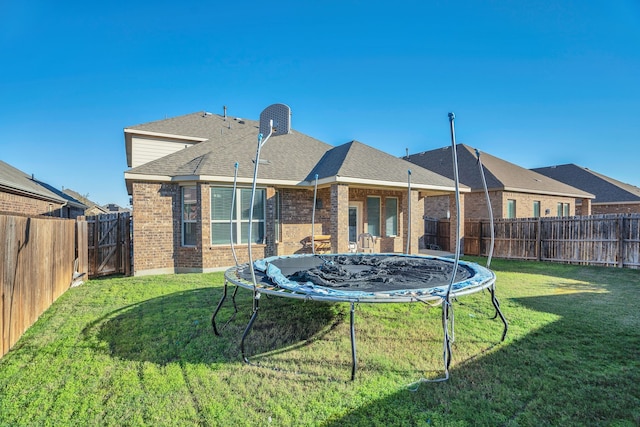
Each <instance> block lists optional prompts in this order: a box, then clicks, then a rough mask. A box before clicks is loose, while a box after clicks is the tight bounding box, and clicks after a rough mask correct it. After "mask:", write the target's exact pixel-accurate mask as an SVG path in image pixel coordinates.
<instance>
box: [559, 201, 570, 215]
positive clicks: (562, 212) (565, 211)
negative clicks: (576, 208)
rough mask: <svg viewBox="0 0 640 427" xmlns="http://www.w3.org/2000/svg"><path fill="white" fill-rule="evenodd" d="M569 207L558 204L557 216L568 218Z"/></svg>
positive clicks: (567, 204)
mask: <svg viewBox="0 0 640 427" xmlns="http://www.w3.org/2000/svg"><path fill="white" fill-rule="evenodd" d="M570 208H571V205H570V204H569V203H560V202H558V216H569V214H570Z"/></svg>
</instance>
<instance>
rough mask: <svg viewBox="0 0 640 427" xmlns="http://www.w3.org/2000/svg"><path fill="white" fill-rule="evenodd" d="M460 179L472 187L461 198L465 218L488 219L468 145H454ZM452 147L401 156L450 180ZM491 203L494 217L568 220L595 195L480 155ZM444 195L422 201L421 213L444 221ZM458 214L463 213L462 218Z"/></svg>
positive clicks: (447, 210) (447, 209)
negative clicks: (551, 217) (562, 217)
mask: <svg viewBox="0 0 640 427" xmlns="http://www.w3.org/2000/svg"><path fill="white" fill-rule="evenodd" d="M457 156H458V169H459V174H458V175H459V179H460V182H461V183H462V184H465V185H467V186H469V187H470V188H471V192H470V193H469V194H464V195H463V196H462V197H463V198H464V202H463V203H461V205H462V206H463V207H464V217H465V218H473V219H481V218H487V217H488V210H487V203H486V196H485V193H484V188H483V185H482V176H481V175H480V169H479V167H478V158H477V156H476V153H475V150H474V149H473V148H471V147H469V146H467V145H464V144H458V145H457ZM451 157H452V156H451V147H444V148H439V149H436V150H431V151H425V152H422V153H418V154H412V155H409V156H406V157H404V159H406V160H408V161H409V162H411V163H414V164H416V165H419V166H422V167H423V168H426V169H428V170H431V171H433V172H435V173H437V174H440V175H444V176H447V177H449V178H452V177H453V168H452V159H451ZM480 159H481V160H482V165H483V168H484V172H485V180H486V183H487V188H488V190H489V199H490V200H491V208H492V211H493V216H494V217H495V218H531V217H542V216H572V215H575V214H576V204H578V205H581V206H586V207H587V210H588V209H589V207H590V203H591V199H593V198H594V196H593V194H591V193H589V192H587V191H584V190H581V189H578V188H575V187H572V186H569V185H567V184H565V183H562V182H560V181H556V180H555V179H551V178H549V177H547V176H544V175H541V174H539V173H537V172H534V171H532V170H529V169H525V168H522V167H520V166H517V165H515V164H513V163H509V162H507V161H505V160H502V159H499V158H497V157H494V156H492V155H490V154H487V153H481V154H480ZM450 206H451V203H450V200H449V198H448V197H439V198H429V199H427V200H426V206H425V214H426V215H427V216H430V217H433V218H438V219H443V218H447V217H448V213H450V212H451V211H452V208H451V207H450ZM461 216H462V215H461Z"/></svg>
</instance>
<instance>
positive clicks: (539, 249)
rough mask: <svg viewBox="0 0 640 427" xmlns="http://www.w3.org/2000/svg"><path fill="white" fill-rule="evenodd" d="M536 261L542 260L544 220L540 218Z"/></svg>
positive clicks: (537, 232)
mask: <svg viewBox="0 0 640 427" xmlns="http://www.w3.org/2000/svg"><path fill="white" fill-rule="evenodd" d="M536 260H537V261H540V260H542V218H540V217H538V230H537V231H536Z"/></svg>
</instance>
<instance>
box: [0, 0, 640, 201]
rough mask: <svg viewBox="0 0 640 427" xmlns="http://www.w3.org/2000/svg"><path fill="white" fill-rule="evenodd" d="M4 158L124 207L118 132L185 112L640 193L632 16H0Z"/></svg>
mask: <svg viewBox="0 0 640 427" xmlns="http://www.w3.org/2000/svg"><path fill="white" fill-rule="evenodd" d="M0 58H2V60H1V63H0V147H1V149H0V153H1V154H0V159H1V160H3V161H5V162H7V163H9V164H11V165H13V166H15V167H17V168H18V169H21V170H23V171H24V172H26V173H29V174H31V173H33V174H35V176H36V177H37V178H39V179H41V180H43V181H45V182H48V183H49V184H51V185H54V186H56V187H58V188H62V187H64V188H71V189H73V190H75V191H78V192H79V193H81V194H88V195H89V197H90V198H91V199H93V200H94V201H96V202H98V203H102V204H105V203H110V202H115V203H118V204H120V205H123V206H126V205H127V204H128V196H127V195H126V189H125V185H124V171H125V170H126V169H127V165H126V158H125V151H124V137H123V129H124V128H125V127H128V126H133V125H136V124H140V123H145V122H149V121H154V120H159V119H163V118H165V117H173V116H178V115H182V114H187V113H191V112H196V111H205V110H206V111H209V112H213V113H219V114H221V113H222V106H223V105H226V106H227V107H228V113H229V115H231V116H237V117H245V118H250V119H257V118H258V116H259V114H260V112H261V111H262V109H264V108H265V107H266V106H268V105H270V104H273V103H285V104H288V105H289V106H290V107H291V109H292V112H293V118H292V125H293V128H294V129H296V130H298V131H300V132H303V133H306V134H308V135H311V136H313V137H315V138H318V139H320V140H323V141H325V142H327V143H329V144H332V145H339V144H342V143H345V142H348V141H350V140H353V139H356V140H358V141H361V142H363V143H365V144H368V145H371V146H373V147H376V148H378V149H381V150H383V151H386V152H388V153H390V154H393V155H396V156H403V155H404V154H405V152H406V150H407V149H408V150H409V153H417V152H421V151H425V150H431V149H434V148H438V147H442V146H445V145H448V144H449V143H450V139H449V125H448V119H447V113H448V112H449V111H453V112H455V114H456V136H457V141H458V142H460V143H465V144H468V145H470V146H472V147H475V148H478V149H479V150H481V151H485V152H487V153H490V154H492V155H495V156H498V157H501V158H503V159H505V160H507V161H510V162H512V163H516V164H518V165H520V166H523V167H526V168H533V167H542V166H550V165H554V164H564V163H576V164H578V165H581V166H585V167H588V168H590V169H592V170H595V171H597V172H601V173H604V174H605V175H609V176H611V177H613V178H616V179H619V180H621V181H624V182H627V183H630V184H633V185H637V186H640V172H639V171H638V168H639V163H638V155H640V1H638V0H613V1H604V0H603V1H595V0H580V1H571V0H565V1H557V2H555V1H546V0H545V1H538V0H528V1H506V0H505V1H497V0H496V1H463V0H458V1H444V0H443V1H425V0H422V1H415V2H414V1H396V2H388V1H387V2H380V1H376V0H368V1H352V0H340V1H334V0H323V1H308V2H300V1H291V2H289V1H280V2H260V1H243V2H207V1H202V0H200V1H180V2H176V1H162V0H156V1H153V2H151V1H126V2H125V1H112V2H79V1H66V2H52V1H47V2H45V1H32V0H22V1H9V0H0Z"/></svg>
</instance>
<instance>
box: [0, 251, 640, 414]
mask: <svg viewBox="0 0 640 427" xmlns="http://www.w3.org/2000/svg"><path fill="white" fill-rule="evenodd" d="M472 260H475V261H478V262H480V263H482V264H483V263H484V262H485V260H483V259H479V258H476V259H472ZM492 269H493V270H494V271H496V274H497V276H498V281H497V295H498V297H499V299H500V302H501V307H502V309H503V312H504V313H505V316H506V317H507V319H508V320H509V333H508V335H507V339H506V341H505V342H504V343H499V339H500V334H501V332H502V327H501V323H500V322H499V321H497V320H492V319H491V317H492V315H493V310H492V306H491V303H490V300H489V296H488V294H487V293H479V294H474V295H470V296H467V297H463V298H461V299H460V301H458V302H457V303H456V304H455V305H454V307H455V338H456V342H455V343H454V345H453V362H452V366H451V378H450V379H449V380H448V381H446V382H440V383H427V382H421V383H417V381H418V380H420V379H421V378H438V377H440V376H441V375H442V330H441V326H440V325H441V323H440V322H441V321H440V308H435V309H434V308H428V307H427V306H425V305H422V304H370V305H365V304H362V305H359V306H357V308H356V334H357V343H358V373H357V377H356V380H355V381H353V382H352V381H350V380H349V378H350V365H351V354H350V341H349V308H350V307H349V305H348V304H328V303H313V302H304V301H297V300H288V299H284V298H264V297H263V299H261V303H260V314H259V316H258V319H257V321H256V323H255V325H254V328H253V330H252V332H251V334H250V335H249V337H248V338H247V353H248V354H249V355H251V360H252V364H251V365H247V364H244V363H243V362H242V361H241V357H240V350H239V341H240V337H241V336H242V332H243V330H244V327H245V326H246V323H247V321H248V316H249V314H250V311H251V295H250V293H249V292H247V291H244V290H240V291H239V292H238V296H237V303H238V308H239V312H238V314H237V316H236V317H235V319H233V320H232V321H231V322H230V323H229V324H228V326H227V327H226V328H225V329H224V330H223V332H222V336H220V337H216V336H214V335H213V333H212V330H211V325H210V317H211V313H212V311H213V309H214V308H215V306H216V304H217V303H218V301H219V299H220V297H221V295H222V283H223V278H222V275H221V274H220V273H214V274H199V275H197V274H193V275H177V276H155V277H140V278H137V277H135V278H108V279H102V280H92V281H90V282H88V283H86V284H84V285H83V286H81V287H78V288H73V289H70V290H69V291H67V292H66V293H65V294H64V295H63V296H62V297H61V298H60V299H59V300H58V301H56V303H55V304H54V305H53V306H52V307H51V308H50V309H49V310H48V311H47V312H45V314H44V315H43V316H42V317H41V318H40V319H39V320H38V322H37V323H36V324H35V325H34V326H32V327H31V328H30V329H29V330H28V331H27V333H26V334H25V335H24V336H23V338H22V339H21V340H20V341H19V342H18V344H17V345H16V346H15V347H14V349H12V351H10V352H9V353H8V354H7V355H6V356H5V357H4V358H2V359H1V360H0V425H2V426H5V425H7V426H9V425H11V426H13V425H38V426H39V425H118V426H123V425H130V426H137V425H154V426H163V425H203V426H207V425H212V426H214V425H224V426H230V425H251V426H253V425H258V426H260V425H264V426H267V425H278V426H280V425H322V426H344V425H362V426H371V425H374V426H375V425H380V426H387V425H406V426H437V425H447V426H450V425H453V426H472V425H473V426H475V425H486V426H497V425H503V426H529V425H536V426H540V425H542V426H544V425H563V426H568V425H611V426H637V425H640V357H639V355H640V315H639V314H638V308H637V303H638V296H639V295H640V271H638V270H629V269H613V268H596V267H583V266H569V265H558V264H546V263H531V262H518V261H505V260H494V261H493V264H492ZM230 289H232V288H230ZM232 313H233V309H232V304H231V303H230V302H228V303H227V304H226V305H225V306H224V308H223V310H222V311H221V313H220V315H219V319H220V320H223V321H224V320H226V319H229V318H230V317H231V314H232ZM416 385H417V390H415V391H414V388H415V386H416Z"/></svg>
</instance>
